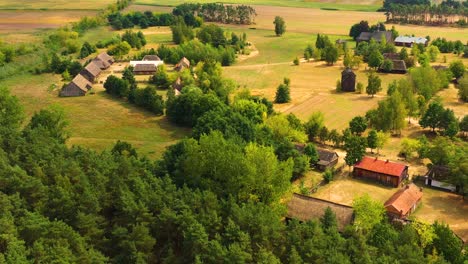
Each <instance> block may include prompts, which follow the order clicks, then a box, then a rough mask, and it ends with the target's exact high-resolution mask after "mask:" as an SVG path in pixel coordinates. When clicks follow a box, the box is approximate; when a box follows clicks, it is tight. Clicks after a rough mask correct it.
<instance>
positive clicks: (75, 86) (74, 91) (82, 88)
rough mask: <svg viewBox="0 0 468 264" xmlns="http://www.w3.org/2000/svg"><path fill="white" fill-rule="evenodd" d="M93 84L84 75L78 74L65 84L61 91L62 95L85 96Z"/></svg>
mask: <svg viewBox="0 0 468 264" xmlns="http://www.w3.org/2000/svg"><path fill="white" fill-rule="evenodd" d="M91 87H92V84H91V82H90V81H88V80H87V79H86V78H85V77H83V75H81V74H78V75H76V77H75V78H73V80H72V81H71V82H70V83H69V84H67V85H66V86H64V87H63V88H62V90H61V91H60V96H62V97H71V96H84V95H85V94H86V93H87V92H88V90H89V89H91Z"/></svg>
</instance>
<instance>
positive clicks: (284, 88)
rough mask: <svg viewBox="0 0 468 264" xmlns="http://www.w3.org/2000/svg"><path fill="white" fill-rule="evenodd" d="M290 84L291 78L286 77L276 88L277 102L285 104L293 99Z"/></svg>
mask: <svg viewBox="0 0 468 264" xmlns="http://www.w3.org/2000/svg"><path fill="white" fill-rule="evenodd" d="M290 84H291V80H290V79H289V78H284V80H283V83H282V84H280V85H279V86H278V88H277V89H276V95H275V103H277V104H284V103H289V102H290V101H291V95H290V88H289V85H290Z"/></svg>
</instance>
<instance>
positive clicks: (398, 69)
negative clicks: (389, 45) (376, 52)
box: [379, 53, 408, 74]
mask: <svg viewBox="0 0 468 264" xmlns="http://www.w3.org/2000/svg"><path fill="white" fill-rule="evenodd" d="M383 57H384V59H385V60H391V61H392V63H393V67H392V70H391V71H390V72H391V73H401V74H405V73H407V72H408V69H407V68H406V63H405V61H404V60H401V59H400V54H398V53H384V54H383ZM379 71H385V70H384V69H383V68H382V65H381V66H380V67H379Z"/></svg>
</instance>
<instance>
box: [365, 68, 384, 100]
mask: <svg viewBox="0 0 468 264" xmlns="http://www.w3.org/2000/svg"><path fill="white" fill-rule="evenodd" d="M381 90H382V80H381V79H380V77H379V76H378V75H377V74H376V73H375V72H370V73H369V75H368V77H367V87H366V93H367V94H368V95H371V96H372V97H374V95H375V94H376V93H378V92H380V91H381Z"/></svg>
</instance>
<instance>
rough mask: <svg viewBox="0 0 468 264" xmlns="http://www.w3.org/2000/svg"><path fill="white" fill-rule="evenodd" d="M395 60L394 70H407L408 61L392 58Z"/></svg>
mask: <svg viewBox="0 0 468 264" xmlns="http://www.w3.org/2000/svg"><path fill="white" fill-rule="evenodd" d="M392 62H393V71H400V72H403V71H404V72H406V71H407V68H406V63H405V61H404V60H392Z"/></svg>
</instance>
